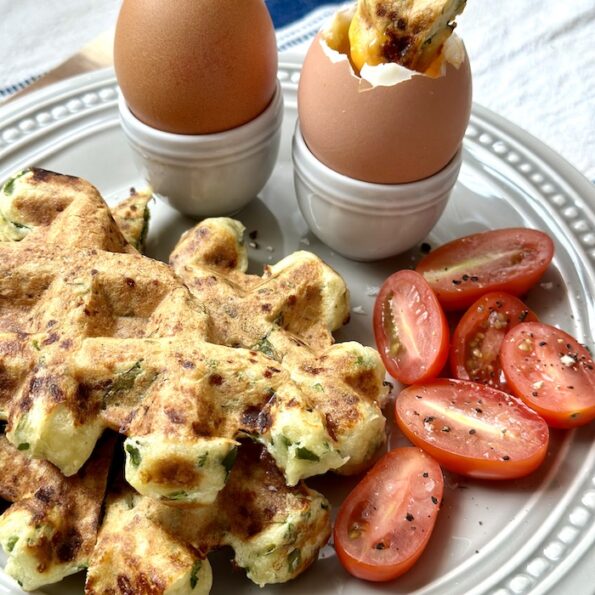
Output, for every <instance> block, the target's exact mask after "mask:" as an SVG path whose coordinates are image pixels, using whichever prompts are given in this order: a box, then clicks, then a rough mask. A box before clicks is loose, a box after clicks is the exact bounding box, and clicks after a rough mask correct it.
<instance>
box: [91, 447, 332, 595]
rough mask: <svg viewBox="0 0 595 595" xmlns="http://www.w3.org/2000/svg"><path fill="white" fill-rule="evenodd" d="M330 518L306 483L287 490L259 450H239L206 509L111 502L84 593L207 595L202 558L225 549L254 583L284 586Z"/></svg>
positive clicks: (125, 497)
mask: <svg viewBox="0 0 595 595" xmlns="http://www.w3.org/2000/svg"><path fill="white" fill-rule="evenodd" d="M329 516H330V515H329V505H328V502H327V501H326V499H325V498H324V497H323V496H321V495H320V494H318V493H317V492H314V491H313V490H310V489H308V488H307V487H306V486H305V485H303V484H300V485H298V486H296V487H293V488H288V487H287V486H286V485H285V481H284V478H283V475H282V474H281V473H280V471H279V470H278V469H277V467H276V465H275V464H274V462H273V460H272V459H271V458H270V456H269V455H268V454H267V453H266V451H263V449H262V447H261V446H257V445H255V444H243V445H242V448H241V449H240V451H239V454H238V459H237V462H236V464H235V465H234V467H233V469H232V470H231V473H230V476H229V480H228V481H227V483H226V485H225V488H224V489H223V490H222V491H221V492H220V493H219V494H218V496H217V499H216V500H215V502H213V504H211V505H208V506H205V507H201V508H194V509H191V510H184V509H179V508H173V507H171V506H165V505H163V504H160V503H157V502H155V501H154V500H152V499H149V498H146V497H142V496H139V495H138V494H135V493H134V492H132V491H131V490H130V489H129V488H123V489H120V490H118V492H117V493H116V494H114V495H112V497H111V498H110V499H109V501H108V506H107V512H106V519H105V521H104V523H103V526H102V528H101V530H100V532H99V538H98V542H97V547H96V549H95V552H94V554H93V556H92V559H91V563H90V566H89V572H88V575H87V584H86V593H87V594H88V595H99V594H100V593H107V592H111V591H110V589H114V590H115V591H114V592H118V585H119V584H124V585H127V586H128V587H129V588H130V592H134V593H137V592H150V593H165V592H170V591H169V590H170V589H171V590H172V591H173V590H174V589H180V591H179V592H190V589H188V587H192V591H191V592H192V593H195V592H196V593H208V591H209V589H210V586H211V570H210V566H209V562H208V560H206V559H205V556H206V554H207V553H208V552H209V551H211V550H213V549H215V548H218V547H221V546H226V545H227V546H231V547H232V548H233V550H234V552H235V563H236V564H237V565H238V566H240V567H242V568H245V569H246V572H247V574H248V576H249V578H250V579H252V580H253V581H254V582H256V583H257V584H260V585H264V584H270V583H278V582H285V581H288V580H290V579H292V578H294V577H295V576H297V575H298V574H300V573H301V572H303V570H305V569H306V568H307V567H308V566H309V565H310V564H311V563H312V562H313V561H314V560H316V558H317V556H318V550H319V549H320V547H321V546H323V545H324V544H325V543H326V541H327V539H328V536H329V534H330V518H329ZM193 585H194V587H193ZM143 587H144V588H145V591H142V588H143ZM184 588H186V591H183V589H184ZM194 589H196V591H195V590H194ZM176 592H178V591H176Z"/></svg>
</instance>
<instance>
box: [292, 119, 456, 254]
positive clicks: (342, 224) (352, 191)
mask: <svg viewBox="0 0 595 595" xmlns="http://www.w3.org/2000/svg"><path fill="white" fill-rule="evenodd" d="M292 159H293V165H294V185H295V192H296V196H297V202H298V206H299V208H300V211H301V213H302V215H303V217H304V219H305V220H306V222H307V223H308V226H309V227H310V230H311V231H312V233H313V234H314V235H315V236H316V237H317V238H318V239H320V240H321V241H322V242H324V243H325V244H326V245H327V246H329V247H330V248H331V249H332V250H334V251H335V252H338V253H339V254H341V255H343V256H345V257H347V258H349V259H351V260H357V261H364V262H365V261H374V260H380V259H383V258H388V257H390V256H396V255H398V254H401V253H403V252H405V251H407V250H409V249H410V248H412V247H414V246H415V245H416V244H418V243H420V242H421V241H422V240H423V239H424V238H426V236H427V235H428V234H429V233H430V231H431V230H432V228H433V227H434V226H435V225H436V223H437V222H438V220H439V219H440V216H441V215H442V213H443V211H444V209H445V207H446V205H447V203H448V199H449V197H450V195H451V192H452V189H453V187H454V185H455V183H456V180H457V177H458V174H459V170H460V167H461V163H462V147H459V148H458V150H457V152H456V154H455V156H454V157H453V158H452V159H451V161H450V162H449V163H448V164H447V165H446V167H444V168H443V169H442V170H440V171H439V172H437V173H436V174H434V175H432V176H430V177H428V178H424V179H423V180H419V181H416V182H409V183H405V184H374V183H371V182H363V181H360V180H355V179H353V178H349V177H347V176H345V175H343V174H340V173H338V172H336V171H334V170H332V169H330V168H329V167H327V166H326V165H324V164H323V163H321V162H320V161H319V160H318V159H317V158H316V157H315V156H314V155H313V153H312V152H311V151H310V149H309V148H308V146H307V145H306V142H305V140H304V137H303V136H302V133H301V130H300V126H299V121H298V123H297V124H296V129H295V133H294V136H293V143H292Z"/></svg>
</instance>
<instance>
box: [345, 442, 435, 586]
mask: <svg viewBox="0 0 595 595" xmlns="http://www.w3.org/2000/svg"><path fill="white" fill-rule="evenodd" d="M443 491H444V478H443V476H442V470H441V469H440V466H439V465H438V463H436V461H434V460H433V459H432V458H431V457H430V456H428V455H427V454H426V453H424V452H423V451H422V450H420V449H419V448H415V447H403V448H396V449H394V450H391V451H390V452H388V453H386V454H385V455H384V456H383V457H382V458H381V459H380V460H379V461H378V462H377V463H376V464H375V465H374V467H372V469H370V471H368V473H367V474H366V476H365V477H364V478H363V479H362V480H361V481H360V482H359V483H358V484H357V486H356V487H355V488H354V489H353V491H352V492H351V493H350V494H349V495H348V496H347V498H346V499H345V501H344V502H343V504H342V505H341V508H340V509H339V512H338V515H337V520H336V522H335V528H334V532H333V535H334V543H335V550H336V552H337V556H338V558H339V560H340V562H341V564H342V565H343V566H344V568H345V569H346V570H347V571H348V572H349V573H351V574H352V575H353V576H356V577H358V578H361V579H365V580H368V581H389V580H392V579H394V578H397V577H398V576H401V575H402V574H403V573H405V572H407V570H409V569H410V568H411V567H412V566H413V564H415V562H416V561H417V560H418V558H419V557H420V556H421V554H422V552H423V551H424V549H425V547H426V545H427V543H428V540H429V539H430V535H431V534H432V531H433V529H434V525H435V523H436V518H437V515H438V512H439V509H440V504H441V502H442V494H443ZM381 544H382V545H383V547H382V548H379V545H381Z"/></svg>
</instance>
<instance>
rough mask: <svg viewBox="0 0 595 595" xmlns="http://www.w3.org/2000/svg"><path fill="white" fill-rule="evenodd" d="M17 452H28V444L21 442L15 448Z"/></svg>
mask: <svg viewBox="0 0 595 595" xmlns="http://www.w3.org/2000/svg"><path fill="white" fill-rule="evenodd" d="M17 450H29V443H28V442H21V443H20V444H19V445H18V446H17Z"/></svg>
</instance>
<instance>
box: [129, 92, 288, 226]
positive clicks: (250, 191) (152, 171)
mask: <svg viewBox="0 0 595 595" xmlns="http://www.w3.org/2000/svg"><path fill="white" fill-rule="evenodd" d="M119 112H120V123H121V126H122V129H123V131H124V134H125V136H126V139H127V141H128V144H129V146H130V148H131V149H132V154H133V159H134V161H135V164H136V165H137V168H138V169H139V171H140V172H141V175H142V176H143V178H144V179H145V180H146V181H147V183H148V184H149V185H150V186H151V188H152V189H153V192H154V194H155V195H156V196H157V197H159V198H161V199H162V200H164V201H165V202H166V203H169V204H170V205H171V206H172V207H174V208H175V209H176V210H178V211H180V212H181V213H183V214H185V215H189V216H190V217H194V218H204V217H217V216H224V215H231V214H233V213H237V212H238V211H239V210H241V209H242V208H243V207H245V206H246V205H247V204H248V203H249V202H250V201H251V200H253V199H254V198H255V197H256V196H257V195H258V193H259V192H260V191H261V190H262V188H263V187H264V185H265V184H266V182H267V181H268V179H269V177H270V175H271V173H272V172H273V169H274V167H275V163H276V161H277V156H278V154H279V146H280V141H281V125H282V123H283V93H282V91H281V86H280V84H279V82H277V87H276V90H275V94H274V96H273V98H272V99H271V102H270V103H269V105H268V106H267V108H266V109H265V110H264V111H263V112H262V113H261V114H260V115H259V116H257V117H256V118H255V119H254V120H252V121H250V122H248V123H246V124H243V125H242V126H238V127H237V128H233V129H231V130H226V131H223V132H218V133H214V134H204V135H184V134H174V133H171V132H164V131H162V130H157V129H155V128H152V127H151V126H148V125H147V124H145V123H143V122H141V121H140V120H138V119H137V118H136V117H135V116H134V115H133V114H132V112H131V111H130V109H129V107H128V105H127V104H126V101H125V99H124V97H123V96H122V95H120V98H119Z"/></svg>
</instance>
